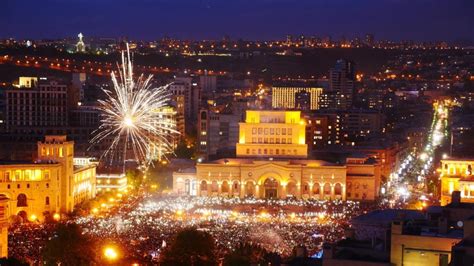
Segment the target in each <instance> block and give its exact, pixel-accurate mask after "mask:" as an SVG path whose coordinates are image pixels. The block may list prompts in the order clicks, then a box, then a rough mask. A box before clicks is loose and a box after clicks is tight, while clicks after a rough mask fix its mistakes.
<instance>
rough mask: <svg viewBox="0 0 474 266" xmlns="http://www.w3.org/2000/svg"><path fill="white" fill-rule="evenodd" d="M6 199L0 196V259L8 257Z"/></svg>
mask: <svg viewBox="0 0 474 266" xmlns="http://www.w3.org/2000/svg"><path fill="white" fill-rule="evenodd" d="M7 208H8V198H7V197H6V196H5V195H0V258H6V257H8V226H9V218H10V217H8V212H7Z"/></svg>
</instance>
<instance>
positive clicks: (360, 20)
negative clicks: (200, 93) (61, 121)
mask: <svg viewBox="0 0 474 266" xmlns="http://www.w3.org/2000/svg"><path fill="white" fill-rule="evenodd" d="M5 4H6V6H5V10H6V11H7V12H6V14H5V15H4V16H2V17H1V18H0V23H1V24H2V25H6V27H5V28H4V29H3V30H2V32H1V33H0V38H10V37H13V38H18V39H57V38H64V37H71V36H76V35H77V32H83V33H84V35H86V36H95V37H114V38H118V37H129V38H132V39H140V40H155V39H159V38H161V37H164V36H169V37H173V38H179V39H221V38H222V37H223V36H226V35H227V36H230V37H231V38H232V39H240V38H242V39H259V40H270V39H284V38H285V36H286V35H287V34H292V35H294V36H298V35H300V34H304V35H307V36H310V35H317V36H331V37H333V38H335V39H340V38H341V37H342V36H344V37H346V38H354V37H363V36H365V34H366V33H371V34H374V35H375V37H376V39H390V40H415V41H449V42H470V41H472V40H471V38H470V36H472V35H473V34H474V30H473V29H472V27H470V25H472V24H473V22H474V21H473V20H474V18H473V17H472V16H470V10H473V8H474V3H473V2H471V1H466V0H455V1H425V0H416V1H391V0H390V1H378V2H375V1H370V0H363V1H357V2H355V1H345V0H338V1H307V0H303V1H298V2H297V3H294V2H292V1H288V0H265V1H260V0H259V1H247V0H244V1H234V2H224V1H217V0H215V1H212V0H205V1H190V0H179V1H167V0H162V1H146V0H140V1H138V2H134V3H133V5H130V3H128V1H125V0H120V1H118V2H117V1H113V2H111V1H109V0H103V1H100V2H99V3H96V2H95V1H91V0H74V1H59V0H47V1H41V3H36V1H30V0H26V1H21V2H19V1H10V0H8V1H6V3H5ZM25 6H27V7H28V8H25ZM37 10H42V12H37ZM355 22H357V23H355ZM401 29H403V30H401Z"/></svg>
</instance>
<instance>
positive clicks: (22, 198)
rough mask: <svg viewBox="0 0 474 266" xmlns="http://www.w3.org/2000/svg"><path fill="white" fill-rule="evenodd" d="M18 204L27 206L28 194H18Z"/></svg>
mask: <svg viewBox="0 0 474 266" xmlns="http://www.w3.org/2000/svg"><path fill="white" fill-rule="evenodd" d="M16 206H17V207H26V206H28V205H27V200H26V195H25V194H23V193H21V194H19V195H18V197H17V198H16Z"/></svg>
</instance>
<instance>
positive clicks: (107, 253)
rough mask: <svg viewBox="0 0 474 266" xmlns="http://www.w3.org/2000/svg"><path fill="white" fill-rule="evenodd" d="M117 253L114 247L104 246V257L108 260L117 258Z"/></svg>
mask: <svg viewBox="0 0 474 266" xmlns="http://www.w3.org/2000/svg"><path fill="white" fill-rule="evenodd" d="M118 256H119V254H118V252H117V250H116V249H115V248H114V247H111V246H108V247H105V248H104V257H105V258H106V259H107V260H109V261H115V260H117V258H118Z"/></svg>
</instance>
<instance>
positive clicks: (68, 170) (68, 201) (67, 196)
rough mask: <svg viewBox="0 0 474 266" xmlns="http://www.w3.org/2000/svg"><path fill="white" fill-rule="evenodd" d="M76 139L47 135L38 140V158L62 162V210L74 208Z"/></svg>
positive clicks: (68, 210) (67, 210) (66, 210)
mask: <svg viewBox="0 0 474 266" xmlns="http://www.w3.org/2000/svg"><path fill="white" fill-rule="evenodd" d="M73 156H74V141H67V140H66V136H53V135H50V136H46V137H45V140H44V141H38V159H39V160H41V161H54V162H59V163H60V164H61V175H60V179H61V180H60V181H61V182H60V186H61V189H60V191H61V195H60V197H61V200H60V202H61V206H60V208H61V211H63V212H70V211H72V210H73V208H74V191H73V185H74V161H73Z"/></svg>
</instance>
